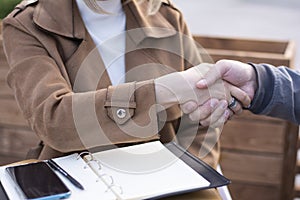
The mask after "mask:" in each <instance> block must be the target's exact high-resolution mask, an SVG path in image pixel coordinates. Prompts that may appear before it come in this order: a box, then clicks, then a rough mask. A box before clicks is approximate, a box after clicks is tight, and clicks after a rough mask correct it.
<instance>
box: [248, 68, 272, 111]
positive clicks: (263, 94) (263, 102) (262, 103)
mask: <svg viewBox="0 0 300 200" xmlns="http://www.w3.org/2000/svg"><path fill="white" fill-rule="evenodd" d="M249 64H250V65H251V66H252V67H253V68H254V70H255V72H256V77H257V89H256V91H255V95H254V97H253V100H252V103H251V106H250V108H249V110H250V111H251V112H253V113H255V114H259V113H261V112H262V111H263V110H264V109H265V107H266V106H267V105H268V104H269V102H270V100H271V98H272V95H273V91H274V84H275V83H274V81H275V80H274V75H273V73H272V70H271V68H270V67H269V66H268V65H267V64H253V63H249Z"/></svg>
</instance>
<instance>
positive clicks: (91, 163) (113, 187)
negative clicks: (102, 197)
mask: <svg viewBox="0 0 300 200" xmlns="http://www.w3.org/2000/svg"><path fill="white" fill-rule="evenodd" d="M81 158H84V160H85V161H86V163H87V164H86V166H85V167H84V169H87V168H89V167H90V168H91V169H92V170H93V171H94V172H95V173H96V174H97V175H98V178H99V179H97V180H96V182H99V181H102V182H103V183H104V184H105V185H106V186H107V190H106V191H105V192H108V191H111V192H113V193H114V194H115V195H116V196H117V197H118V199H122V198H121V197H120V195H121V194H123V189H122V187H121V186H120V185H118V184H116V183H115V181H114V178H113V177H112V176H111V175H109V174H106V173H103V170H102V165H101V162H100V161H99V160H97V159H95V158H94V156H93V154H91V153H90V152H88V151H84V152H81V153H79V154H78V156H77V158H76V159H77V160H78V159H81Z"/></svg>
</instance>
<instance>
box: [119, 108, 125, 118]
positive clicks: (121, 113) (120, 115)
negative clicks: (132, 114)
mask: <svg viewBox="0 0 300 200" xmlns="http://www.w3.org/2000/svg"><path fill="white" fill-rule="evenodd" d="M117 116H118V118H120V119H123V118H124V117H126V110H125V109H123V108H120V109H118V110H117Z"/></svg>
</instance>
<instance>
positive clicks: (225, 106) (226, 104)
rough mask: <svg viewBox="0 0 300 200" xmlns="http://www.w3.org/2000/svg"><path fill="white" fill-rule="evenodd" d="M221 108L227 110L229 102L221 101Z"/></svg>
mask: <svg viewBox="0 0 300 200" xmlns="http://www.w3.org/2000/svg"><path fill="white" fill-rule="evenodd" d="M221 107H222V108H223V109H226V108H227V107H228V103H227V101H221Z"/></svg>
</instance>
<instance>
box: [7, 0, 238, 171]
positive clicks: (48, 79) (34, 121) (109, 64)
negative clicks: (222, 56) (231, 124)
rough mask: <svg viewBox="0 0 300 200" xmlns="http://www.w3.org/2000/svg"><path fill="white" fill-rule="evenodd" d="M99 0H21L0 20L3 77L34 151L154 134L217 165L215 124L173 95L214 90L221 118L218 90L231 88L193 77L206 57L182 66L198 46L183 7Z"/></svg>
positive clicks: (204, 96)
mask: <svg viewBox="0 0 300 200" xmlns="http://www.w3.org/2000/svg"><path fill="white" fill-rule="evenodd" d="M103 2H104V3H103ZM103 2H102V4H101V1H99V2H96V1H92V0H85V1H81V0H77V1H76V0H55V1H49V0H32V1H23V2H22V3H21V4H19V5H18V6H17V7H16V8H15V10H14V11H13V12H12V13H10V15H9V16H8V17H7V18H6V19H5V20H4V21H3V39H4V48H5V53H6V56H7V59H8V62H9V65H10V67H11V69H10V72H9V74H8V77H7V80H8V83H9V85H10V87H11V88H12V89H13V91H14V93H15V97H16V100H17V102H18V104H19V106H20V108H21V110H22V111H23V114H24V117H25V118H26V119H27V120H28V122H29V124H30V126H31V128H32V129H33V130H34V131H35V132H36V133H37V135H38V136H39V137H40V139H41V140H42V141H43V146H42V150H41V152H39V155H38V158H40V159H49V158H52V157H57V156H61V155H64V154H66V153H70V152H75V151H82V150H84V149H90V148H98V150H101V149H107V148H111V147H112V145H117V146H124V145H128V144H132V143H139V142H146V141H151V140H157V139H160V140H161V141H162V142H169V141H171V140H176V141H177V142H178V143H179V144H181V145H182V146H183V147H185V148H187V149H188V150H189V151H190V152H191V153H193V154H194V155H196V156H198V157H200V158H201V159H203V160H204V161H206V162H207V163H209V164H210V165H212V166H214V167H215V166H216V165H217V162H218V159H219V144H218V142H217V141H218V140H217V138H218V136H219V133H220V130H219V129H217V128H213V127H209V128H204V127H202V126H199V120H198V121H196V122H195V121H192V120H190V118H189V117H188V116H187V115H184V114H182V112H181V110H180V106H179V104H182V103H185V102H187V101H189V100H195V101H197V103H198V105H201V104H203V103H205V102H206V101H207V100H208V99H209V98H210V95H212V96H213V97H214V98H216V99H217V100H220V101H215V103H214V109H215V108H216V109H215V110H214V111H215V113H218V114H217V116H218V118H221V119H222V120H226V119H227V118H228V116H229V112H228V110H227V109H226V108H227V101H225V100H222V99H225V98H227V99H228V98H229V99H230V98H231V97H229V96H230V95H228V93H229V92H228V91H227V89H226V92H225V93H224V92H216V94H209V91H207V90H202V91H199V90H195V89H194V87H193V86H190V85H195V83H196V81H197V80H199V79H200V78H199V77H200V75H201V73H200V72H205V69H206V67H205V66H206V65H199V66H197V67H194V68H191V69H189V70H187V71H184V70H186V69H188V68H190V67H192V66H195V65H198V64H199V63H201V56H200V54H199V53H198V49H197V47H196V45H195V44H194V42H193V41H192V40H191V35H190V33H189V31H188V28H187V26H186V24H185V22H184V20H183V17H182V14H181V13H180V11H179V10H178V9H176V8H175V7H174V6H173V5H172V4H171V3H170V2H169V1H168V0H164V1H149V2H150V3H149V2H148V1H142V2H137V1H126V2H123V1H122V2H120V1H119V0H110V1H103ZM109 2H116V5H119V7H118V6H115V5H109ZM151 2H152V3H153V2H156V3H155V4H154V5H150V4H151ZM157 2H159V3H158V4H157ZM99 5H100V6H99ZM99 11H100V12H99ZM98 18H99V19H101V20H99V19H98ZM97 20H98V21H97ZM100 22H101V23H100ZM97 23H99V24H97ZM114 47H116V48H114ZM116 52H117V53H116ZM114 67H116V68H114ZM202 68H203V70H202ZM120 71H121V73H120ZM180 71H184V72H180ZM171 72H176V73H172V74H170V73H171ZM166 74H168V75H166ZM114 75H116V77H114ZM163 75H164V76H163ZM158 77H160V78H158ZM186 80H187V81H186ZM187 91H192V92H191V94H190V95H188V92H187ZM231 93H232V91H231ZM192 96H196V97H195V98H193V97H192ZM156 104H159V105H160V106H157V105H156ZM208 115H209V114H208V113H207V114H206V115H204V116H202V117H201V118H202V119H206V118H207V117H208ZM204 140H205V142H204Z"/></svg>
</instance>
